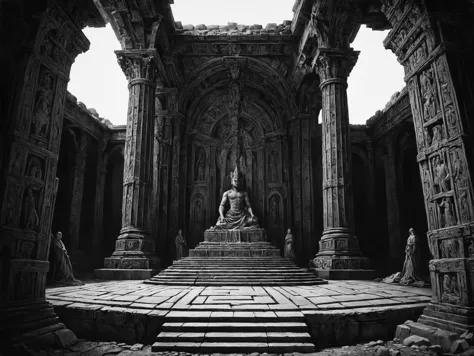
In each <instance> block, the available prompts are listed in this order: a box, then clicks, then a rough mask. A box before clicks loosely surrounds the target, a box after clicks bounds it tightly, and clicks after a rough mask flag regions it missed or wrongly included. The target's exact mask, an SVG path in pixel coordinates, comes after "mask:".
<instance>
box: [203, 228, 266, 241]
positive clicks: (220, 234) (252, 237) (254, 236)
mask: <svg viewBox="0 0 474 356" xmlns="http://www.w3.org/2000/svg"><path fill="white" fill-rule="evenodd" d="M204 241H205V242H266V241H267V236H266V233H265V230H264V229H242V230H211V229H208V230H206V231H204Z"/></svg>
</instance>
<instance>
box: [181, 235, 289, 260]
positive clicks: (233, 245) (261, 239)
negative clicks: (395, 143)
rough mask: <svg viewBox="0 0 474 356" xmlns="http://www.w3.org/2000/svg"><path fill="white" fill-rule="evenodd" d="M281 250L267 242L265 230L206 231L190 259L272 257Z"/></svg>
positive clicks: (191, 253)
mask: <svg viewBox="0 0 474 356" xmlns="http://www.w3.org/2000/svg"><path fill="white" fill-rule="evenodd" d="M271 256H280V250H279V249H277V248H276V247H274V246H272V245H270V243H269V242H267V238H266V233H265V230H264V229H242V230H211V229H209V230H206V231H205V232H204V241H203V242H201V243H200V244H199V245H198V246H197V247H196V248H195V249H192V250H189V257H256V258H258V257H271Z"/></svg>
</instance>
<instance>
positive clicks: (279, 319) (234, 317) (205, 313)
mask: <svg viewBox="0 0 474 356" xmlns="http://www.w3.org/2000/svg"><path fill="white" fill-rule="evenodd" d="M215 312H216V311H215V310H212V311H209V310H200V311H192V310H182V311H180V310H173V311H171V312H169V313H168V314H167V315H166V320H165V321H166V323H213V322H220V323H250V322H251V323H258V322H264V323H302V322H304V315H303V313H301V312H295V311H277V312H275V313H273V312H263V313H264V315H265V316H264V317H263V316H262V317H260V316H259V317H256V316H255V315H254V314H253V313H249V312H245V311H238V312H233V313H232V314H231V315H229V316H227V315H226V314H227V313H226V312H223V313H221V314H220V315H219V314H217V315H216V313H215ZM213 315H216V316H213Z"/></svg>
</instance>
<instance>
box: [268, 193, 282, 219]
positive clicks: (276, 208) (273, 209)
mask: <svg viewBox="0 0 474 356" xmlns="http://www.w3.org/2000/svg"><path fill="white" fill-rule="evenodd" d="M270 216H271V222H272V224H275V225H278V221H279V220H280V204H279V201H278V197H277V196H276V195H274V196H273V197H272V198H271V199H270Z"/></svg>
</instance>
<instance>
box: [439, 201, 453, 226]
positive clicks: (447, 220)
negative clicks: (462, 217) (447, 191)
mask: <svg viewBox="0 0 474 356" xmlns="http://www.w3.org/2000/svg"><path fill="white" fill-rule="evenodd" d="M438 205H439V207H440V208H443V209H444V212H443V213H442V214H441V215H442V217H443V220H444V226H443V227H449V226H453V225H456V221H455V219H454V212H453V204H452V203H451V199H450V198H447V197H444V198H443V200H442V201H441V203H438Z"/></svg>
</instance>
